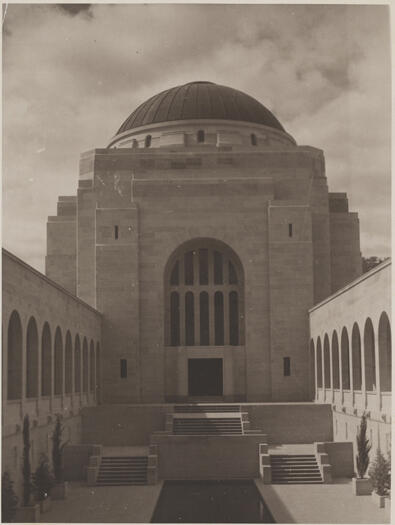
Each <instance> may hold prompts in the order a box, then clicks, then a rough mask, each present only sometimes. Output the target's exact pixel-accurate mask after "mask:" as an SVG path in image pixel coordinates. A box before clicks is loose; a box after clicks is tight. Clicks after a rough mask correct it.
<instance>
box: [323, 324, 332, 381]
mask: <svg viewBox="0 0 395 525" xmlns="http://www.w3.org/2000/svg"><path fill="white" fill-rule="evenodd" d="M324 379H325V388H331V355H330V349H329V337H328V334H325V337H324Z"/></svg>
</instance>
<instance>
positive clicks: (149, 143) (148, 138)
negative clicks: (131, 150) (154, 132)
mask: <svg viewBox="0 0 395 525" xmlns="http://www.w3.org/2000/svg"><path fill="white" fill-rule="evenodd" d="M151 140H152V137H151V135H147V136H146V137H145V141H144V146H145V147H146V148H150V147H151Z"/></svg>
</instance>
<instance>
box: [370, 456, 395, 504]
mask: <svg viewBox="0 0 395 525" xmlns="http://www.w3.org/2000/svg"><path fill="white" fill-rule="evenodd" d="M369 476H370V479H371V480H372V485H373V493H372V497H373V499H374V500H375V502H376V503H377V505H378V506H379V507H380V508H383V507H384V506H385V499H386V496H388V494H389V491H390V489H391V462H390V461H389V459H386V458H385V457H384V455H383V453H382V452H381V450H380V449H377V452H376V457H375V459H374V462H373V463H372V466H371V467H370V469H369Z"/></svg>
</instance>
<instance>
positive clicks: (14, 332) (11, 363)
mask: <svg viewBox="0 0 395 525" xmlns="http://www.w3.org/2000/svg"><path fill="white" fill-rule="evenodd" d="M7 357H8V363H7V399H9V400H11V399H20V398H21V397H22V323H21V318H20V317H19V314H18V312H17V311H16V310H14V311H13V312H12V314H11V317H10V320H9V322H8V348H7Z"/></svg>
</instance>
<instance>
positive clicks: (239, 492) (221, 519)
mask: <svg viewBox="0 0 395 525" xmlns="http://www.w3.org/2000/svg"><path fill="white" fill-rule="evenodd" d="M151 523H275V521H274V519H273V516H272V515H271V513H270V510H269V509H268V507H267V505H266V504H265V502H264V501H263V499H262V497H261V495H260V494H259V492H258V489H257V488H256V486H255V484H254V482H253V481H251V480H245V481H243V480H239V481H235V480H228V481H165V482H164V485H163V488H162V490H161V493H160V497H159V500H158V503H157V504H156V508H155V511H154V514H153V516H152V519H151Z"/></svg>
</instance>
